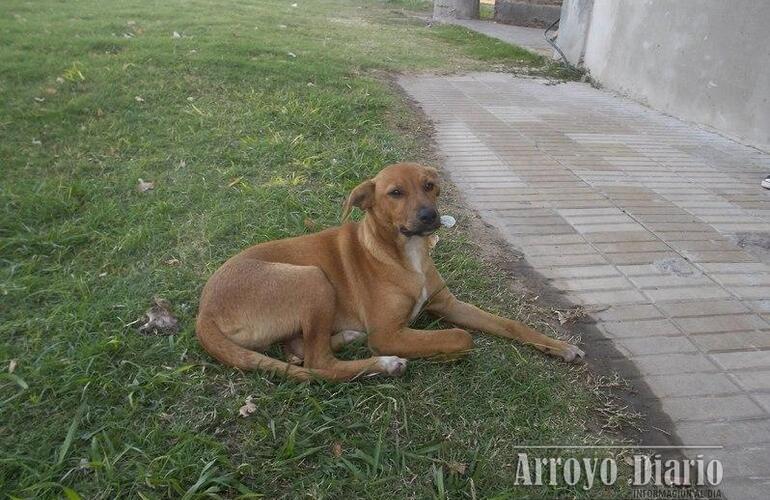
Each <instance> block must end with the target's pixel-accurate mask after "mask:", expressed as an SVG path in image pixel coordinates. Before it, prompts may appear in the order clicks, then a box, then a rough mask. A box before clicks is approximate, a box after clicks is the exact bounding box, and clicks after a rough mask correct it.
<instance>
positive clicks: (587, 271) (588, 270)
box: [538, 265, 620, 279]
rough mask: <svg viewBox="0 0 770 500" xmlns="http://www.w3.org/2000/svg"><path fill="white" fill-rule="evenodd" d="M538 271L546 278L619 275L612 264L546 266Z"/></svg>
mask: <svg viewBox="0 0 770 500" xmlns="http://www.w3.org/2000/svg"><path fill="white" fill-rule="evenodd" d="M538 272H539V273H540V274H542V275H543V276H545V277H547V278H553V279H558V278H602V277H606V276H620V273H619V272H618V270H617V269H616V268H615V267H614V266H607V265H605V266H575V267H547V268H542V269H538Z"/></svg>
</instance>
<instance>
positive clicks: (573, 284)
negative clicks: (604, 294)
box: [551, 276, 633, 291]
mask: <svg viewBox="0 0 770 500" xmlns="http://www.w3.org/2000/svg"><path fill="white" fill-rule="evenodd" d="M551 286H554V287H556V288H558V289H560V290H573V291H584V290H621V289H631V288H633V285H632V284H631V282H630V281H628V280H627V279H626V278H624V277H622V276H611V277H604V278H570V279H559V280H553V281H552V282H551Z"/></svg>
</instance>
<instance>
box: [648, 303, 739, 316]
mask: <svg viewBox="0 0 770 500" xmlns="http://www.w3.org/2000/svg"><path fill="white" fill-rule="evenodd" d="M658 308H659V309H660V310H661V311H663V312H664V313H666V314H668V315H669V316H672V317H674V318H676V317H688V316H709V315H714V314H740V313H747V312H749V311H750V309H749V308H748V307H746V306H745V305H744V304H742V303H740V302H738V301H737V300H696V301H691V302H661V303H660V304H658Z"/></svg>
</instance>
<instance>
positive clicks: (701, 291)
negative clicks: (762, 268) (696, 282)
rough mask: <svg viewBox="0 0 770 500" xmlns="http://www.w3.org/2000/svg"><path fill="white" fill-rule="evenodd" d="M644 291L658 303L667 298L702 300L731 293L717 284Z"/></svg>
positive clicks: (723, 296) (728, 295)
mask: <svg viewBox="0 0 770 500" xmlns="http://www.w3.org/2000/svg"><path fill="white" fill-rule="evenodd" d="M644 293H645V294H646V295H647V296H648V297H649V298H650V300H652V301H653V302H656V303H658V302H665V301H667V300H669V301H674V300H700V299H721V298H727V297H730V294H729V293H727V292H726V291H725V290H724V289H722V288H720V287H717V286H697V287H677V288H658V289H655V290H644Z"/></svg>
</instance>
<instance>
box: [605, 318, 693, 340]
mask: <svg viewBox="0 0 770 500" xmlns="http://www.w3.org/2000/svg"><path fill="white" fill-rule="evenodd" d="M599 328H600V329H601V330H602V331H603V332H604V333H606V334H607V335H608V336H610V337H612V338H631V337H644V338H649V337H654V336H658V335H667V336H671V335H682V332H681V331H680V330H679V329H678V328H677V327H676V325H674V323H672V322H671V321H669V320H667V319H656V320H644V321H605V322H602V323H601V325H600V326H599Z"/></svg>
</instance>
